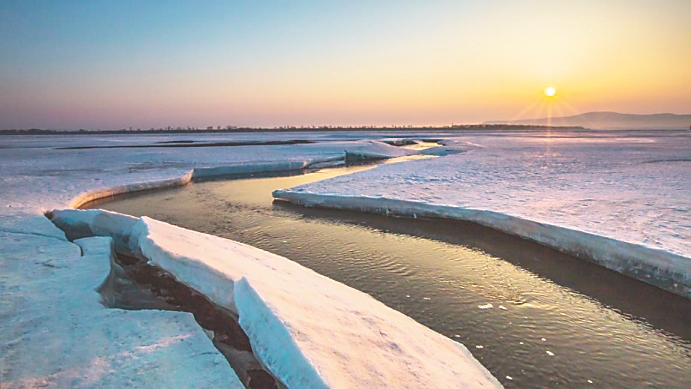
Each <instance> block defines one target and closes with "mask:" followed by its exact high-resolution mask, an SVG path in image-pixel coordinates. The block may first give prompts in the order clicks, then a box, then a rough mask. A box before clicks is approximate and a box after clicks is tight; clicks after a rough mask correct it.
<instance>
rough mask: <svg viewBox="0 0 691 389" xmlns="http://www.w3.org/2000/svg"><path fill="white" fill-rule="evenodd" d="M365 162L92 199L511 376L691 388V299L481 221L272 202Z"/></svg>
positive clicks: (521, 382) (557, 382) (546, 383)
mask: <svg viewBox="0 0 691 389" xmlns="http://www.w3.org/2000/svg"><path fill="white" fill-rule="evenodd" d="M367 168H369V167H357V168H344V169H327V170H322V171H318V172H314V173H310V174H306V175H298V176H291V177H274V178H254V179H239V180H231V181H210V182H204V183H194V184H191V185H188V186H186V187H183V188H179V189H171V190H165V191H157V192H148V193H144V194H138V195H128V196H123V197H118V198H116V199H114V200H113V199H111V200H109V201H107V202H102V203H92V204H89V206H88V207H91V208H105V209H109V210H113V211H117V212H123V213H128V214H131V215H136V216H140V215H147V216H151V217H153V218H156V219H159V220H164V221H167V222H170V223H173V224H176V225H180V226H183V227H186V228H190V229H194V230H197V231H202V232H206V233H210V234H214V235H218V236H222V237H226V238H230V239H233V240H237V241H241V242H244V243H248V244H251V245H253V246H256V247H260V248H262V249H265V250H268V251H271V252H274V253H277V254H280V255H283V256H285V257H287V258H290V259H292V260H294V261H297V262H299V263H301V264H303V265H304V266H307V267H309V268H312V269H314V270H316V271H318V272H320V273H322V274H324V275H327V276H329V277H331V278H334V279H336V280H339V281H341V282H344V283H346V284H348V285H350V286H353V287H355V288H357V289H359V290H362V291H364V292H366V293H369V294H370V295H372V296H374V297H375V298H377V299H379V300H380V301H382V302H384V303H385V304H387V305H388V306H390V307H392V308H394V309H397V310H399V311H401V312H403V313H405V314H407V315H409V316H411V317H413V318H414V319H416V320H417V321H419V322H421V323H423V324H425V325H426V326H428V327H430V328H432V329H434V330H436V331H438V332H440V333H442V334H445V335H446V336H449V337H450V338H452V339H456V340H458V341H460V342H462V343H464V344H465V345H466V346H467V347H468V349H469V350H470V351H471V352H472V353H473V355H474V356H475V357H476V358H477V359H479V360H480V361H481V362H482V363H483V364H484V365H485V366H486V367H487V368H488V369H489V370H490V371H491V372H492V373H493V374H494V375H495V376H496V377H497V378H498V379H499V380H500V381H501V382H502V383H503V384H504V385H505V386H506V387H523V388H533V387H553V386H561V387H600V388H634V387H656V388H688V387H691V301H689V300H686V299H683V298H681V297H678V296H675V295H672V294H670V293H667V292H664V291H662V290H659V289H657V288H653V287H650V286H648V285H646V284H643V283H641V282H638V281H634V280H632V279H629V278H627V277H624V276H621V275H619V274H617V273H614V272H611V271H608V270H606V269H604V268H601V267H599V266H596V265H593V264H590V263H587V262H584V261H582V260H578V259H575V258H573V257H570V256H567V255H564V254H560V253H558V252H555V251H553V250H550V249H547V248H544V247H541V246H538V245H535V244H532V243H529V242H526V241H523V240H521V239H518V238H514V237H510V236H507V235H504V234H501V233H497V232H495V231H492V230H489V229H486V228H483V227H480V226H476V225H473V224H470V223H460V222H445V221H439V220H433V221H430V220H408V219H393V218H386V217H382V216H378V215H369V214H361V213H356V212H342V211H329V210H318V209H305V208H301V207H296V206H292V205H288V204H283V203H278V202H277V203H273V202H272V200H273V199H272V197H271V192H272V191H273V190H274V189H279V188H287V187H292V186H295V185H300V184H303V183H307V182H312V181H316V180H320V179H324V178H327V177H329V176H333V175H338V174H345V173H349V172H353V171H355V170H360V169H367ZM490 304H491V308H490ZM315 320H318V317H315Z"/></svg>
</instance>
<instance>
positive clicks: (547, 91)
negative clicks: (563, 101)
mask: <svg viewBox="0 0 691 389" xmlns="http://www.w3.org/2000/svg"><path fill="white" fill-rule="evenodd" d="M556 94H557V90H556V89H555V88H554V87H553V86H548V87H547V88H545V96H547V97H554V95H556Z"/></svg>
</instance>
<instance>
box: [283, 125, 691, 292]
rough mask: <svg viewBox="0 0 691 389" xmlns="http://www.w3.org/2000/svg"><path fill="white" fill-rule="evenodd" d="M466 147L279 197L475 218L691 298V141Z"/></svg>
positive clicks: (525, 140) (574, 140)
mask: <svg viewBox="0 0 691 389" xmlns="http://www.w3.org/2000/svg"><path fill="white" fill-rule="evenodd" d="M444 143H445V144H446V145H449V146H457V147H458V148H463V149H465V150H467V152H465V153H461V154H454V155H449V156H446V157H444V158H437V159H428V160H421V161H414V162H409V163H405V164H392V165H384V166H379V167H377V168H376V169H373V170H368V171H364V172H359V173H356V174H352V175H347V176H340V177H336V178H333V179H329V180H325V181H321V182H316V183H312V184H309V185H306V186H303V187H298V188H291V189H287V190H283V191H277V192H276V193H275V197H277V198H281V199H285V200H288V201H292V202H296V203H300V204H304V205H310V206H322V207H332V208H344V209H358V210H367V211H374V212H382V213H391V214H399V215H405V216H436V217H448V218H459V219H466V220H471V221H475V222H478V223H481V224H485V225H488V226H490V227H494V228H497V229H500V230H503V231H506V232H508V233H512V234H516V235H519V236H522V237H525V238H528V239H531V240H535V241H538V242H540V243H543V244H546V245H549V246H552V247H555V248H557V249H560V250H563V251H566V252H568V253H571V254H575V255H578V256H585V257H590V258H593V259H595V260H596V261H597V262H599V263H600V264H602V265H604V266H606V267H609V268H611V269H613V270H617V271H620V272H622V273H625V274H628V275H632V276H635V277H637V278H640V279H643V280H645V281H647V282H650V283H652V284H655V285H658V286H661V287H663V288H665V289H668V290H671V291H674V292H675V293H678V294H681V295H684V296H687V297H691V289H690V287H691V133H689V132H688V131H647V132H644V131H627V132H611V133H607V132H591V133H587V132H586V133H583V132H579V133H558V132H555V133H553V134H547V133H523V134H521V133H506V134H489V135H483V134H477V133H473V134H461V136H456V137H454V138H452V139H447V140H445V141H444Z"/></svg>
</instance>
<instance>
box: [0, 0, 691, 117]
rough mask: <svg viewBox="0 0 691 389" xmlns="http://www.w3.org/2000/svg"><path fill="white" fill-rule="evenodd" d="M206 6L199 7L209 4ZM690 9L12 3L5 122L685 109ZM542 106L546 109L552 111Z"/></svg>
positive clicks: (4, 10)
mask: <svg viewBox="0 0 691 389" xmlns="http://www.w3.org/2000/svg"><path fill="white" fill-rule="evenodd" d="M202 4H203V6H202ZM690 18H691V1H689V0H657V1H637V0H628V1H602V0H598V1H591V0H580V1H555V0H551V1H537V0H535V1H510V0H505V1H487V0H482V1H480V0H478V1H474V0H473V1H460V0H459V1H415V2H413V1H411V2H403V1H376V2H375V1H348V2H346V1H342V2H336V1H268V2H262V1H247V2H239V1H235V2H232V1H229V0H226V1H218V2H212V1H206V2H191V1H112V0H110V1H100V0H88V1H21V0H20V1H14V0H2V1H0V129H10V128H32V127H38V128H52V129H78V128H87V129H96V128H102V129H105V128H123V127H130V126H131V127H135V128H136V127H141V128H149V127H152V126H153V127H162V126H199V127H206V126H210V125H213V126H226V125H234V126H271V127H272V126H281V125H298V126H299V125H407V124H412V125H448V124H451V123H477V122H482V121H485V120H497V119H519V118H530V117H536V116H544V115H541V112H540V111H539V107H540V105H541V104H542V103H543V102H544V100H545V99H546V97H545V95H544V92H543V91H544V90H545V88H546V87H548V86H553V87H555V88H556V90H557V94H556V96H555V97H554V98H553V99H554V101H553V104H558V105H559V107H560V108H561V111H562V113H563V114H565V115H570V114H576V113H581V112H587V111H596V110H597V111H601V110H609V111H618V112H625V113H656V112H673V113H691V70H690V69H691V19H690ZM542 114H544V112H542Z"/></svg>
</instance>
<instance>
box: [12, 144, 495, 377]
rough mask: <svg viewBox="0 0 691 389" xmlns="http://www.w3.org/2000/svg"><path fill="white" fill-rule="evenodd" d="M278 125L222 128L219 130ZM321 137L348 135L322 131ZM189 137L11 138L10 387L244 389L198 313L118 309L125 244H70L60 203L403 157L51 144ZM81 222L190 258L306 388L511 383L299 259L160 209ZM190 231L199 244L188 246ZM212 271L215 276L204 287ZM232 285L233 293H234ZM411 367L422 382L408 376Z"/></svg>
mask: <svg viewBox="0 0 691 389" xmlns="http://www.w3.org/2000/svg"><path fill="white" fill-rule="evenodd" d="M276 136H277V135H276V134H273V133H269V134H251V135H247V134H230V135H214V138H213V141H225V140H235V139H248V138H249V139H251V140H262V139H264V140H270V139H275V137H276ZM281 137H283V139H284V138H285V137H288V135H279V138H281ZM309 137H312V138H314V139H321V138H328V139H340V138H348V137H349V135H347V134H336V135H334V136H331V135H324V134H321V135H320V134H317V133H314V134H309ZM291 138H292V137H291ZM179 139H189V135H185V136H183V137H179V136H175V135H168V136H165V135H157V136H156V137H151V138H147V137H146V136H145V137H139V136H122V135H119V136H106V137H94V136H73V135H69V136H63V135H61V136H2V137H0V199H1V200H2V203H1V204H0V235H1V236H2V239H0V270H1V271H0V292H1V293H2V300H1V301H0V320H1V321H0V382H2V384H3V387H9V388H12V387H35V386H40V387H118V388H120V387H125V386H134V387H241V384H240V382H239V380H238V378H237V376H236V375H235V373H234V372H233V371H232V369H231V368H230V366H229V365H228V363H227V362H226V360H225V359H224V358H223V357H222V356H221V355H220V354H219V353H218V351H217V350H216V349H215V348H214V347H213V345H212V343H211V341H210V340H209V339H208V337H207V336H206V335H205V333H204V332H203V330H202V329H201V327H199V326H198V324H197V323H196V322H195V321H194V319H193V317H192V315H190V314H187V313H180V312H165V311H154V310H148V311H125V310H119V309H110V308H106V307H104V306H103V305H102V304H101V303H100V299H101V297H100V295H99V294H98V293H97V292H96V289H97V288H98V287H99V285H100V284H101V282H102V281H103V280H104V279H105V277H106V276H107V274H108V272H109V270H110V258H111V255H112V252H113V240H111V238H84V239H80V240H78V241H75V242H74V243H72V242H69V241H68V240H67V239H66V238H65V236H64V234H63V232H62V231H61V230H59V229H58V228H57V227H56V226H55V225H53V224H52V223H51V222H50V221H49V220H48V219H47V218H45V217H44V216H43V213H44V212H45V211H47V210H51V209H56V208H57V209H60V208H67V207H76V206H79V205H80V204H82V203H84V202H85V201H89V200H92V199H95V198H99V197H104V196H108V195H112V194H116V193H125V192H129V191H136V190H143V189H149V188H155V187H167V186H175V185H183V184H185V183H186V182H188V181H189V179H190V178H191V177H192V176H193V175H194V174H195V172H199V171H204V172H206V174H207V175H209V174H231V173H242V172H248V171H250V172H251V171H257V169H258V168H257V167H258V166H260V167H261V170H285V169H291V168H294V167H296V166H298V167H303V166H307V165H309V164H312V163H316V162H323V161H330V160H333V159H334V158H340V157H342V156H343V154H344V150H346V149H348V148H351V147H355V148H356V149H358V150H360V151H366V150H368V148H372V151H373V152H376V153H381V152H385V150H386V149H389V150H390V151H391V155H392V156H398V155H399V154H400V153H401V152H400V150H399V149H396V148H395V147H393V146H388V145H383V144H379V143H371V142H367V141H331V142H328V143H317V144H305V145H290V146H246V147H245V146H243V147H202V148H118V149H98V148H96V149H80V150H61V149H56V148H54V147H52V146H53V145H58V146H61V147H65V146H83V145H88V146H103V145H112V144H113V143H116V144H142V143H146V144H150V143H152V142H153V141H154V140H155V141H171V140H179ZM198 174H202V173H198ZM73 222H74V223H72V224H73V225H77V226H78V227H79V226H81V227H82V228H84V227H85V226H88V230H89V231H90V232H91V233H94V234H106V233H108V232H109V231H112V230H117V231H120V232H119V234H114V236H115V240H114V244H115V246H118V247H120V248H121V247H124V245H126V244H127V245H130V244H131V242H129V241H128V239H129V236H127V233H125V230H128V229H130V228H132V230H131V231H134V230H135V229H138V231H141V233H140V235H137V236H138V237H139V238H138V239H137V242H139V243H140V245H141V248H142V249H143V250H144V251H146V250H148V251H146V252H147V255H150V256H151V258H157V259H156V260H154V259H151V260H152V261H153V262H154V263H159V264H161V265H162V266H166V265H165V263H166V261H165V260H164V258H168V262H167V266H170V267H171V268H170V269H168V268H167V269H166V270H169V271H172V272H173V273H175V272H176V271H178V270H179V268H180V267H181V268H188V270H189V271H181V272H180V271H178V273H176V276H178V277H179V279H180V280H181V281H183V282H188V283H189V284H190V285H191V286H193V287H196V288H199V290H201V291H202V292H204V293H205V294H207V295H208V296H209V297H211V298H212V299H214V301H216V302H217V303H219V304H229V305H227V306H228V307H229V308H233V304H235V305H236V306H235V309H237V311H238V312H240V313H241V314H242V313H243V312H244V317H241V318H240V320H241V325H242V326H243V327H244V328H245V330H246V331H247V332H248V334H249V335H250V337H251V338H252V342H253V345H254V346H255V347H256V349H257V353H258V354H259V355H260V356H261V358H263V361H264V363H266V365H267V366H271V367H272V368H274V369H276V374H277V375H278V377H279V378H280V379H281V380H282V381H284V382H286V383H290V385H289V386H290V387H305V386H303V385H302V384H301V382H303V381H302V380H306V381H305V382H307V381H308V382H314V383H315V387H320V385H322V386H324V385H326V386H330V387H355V386H358V385H359V386H361V387H363V386H367V387H369V386H374V387H376V386H380V387H383V386H397V385H399V386H402V387H445V386H449V385H452V386H457V385H456V384H457V383H466V384H467V385H469V386H480V383H482V384H484V385H485V386H499V384H498V382H497V381H496V380H495V379H494V378H493V377H491V375H489V373H487V371H486V370H485V369H484V368H483V367H482V366H481V365H480V364H479V363H478V362H477V361H475V360H474V359H473V358H472V356H471V355H470V354H469V353H468V352H467V350H466V349H465V348H464V347H463V346H462V345H460V344H457V343H454V342H452V341H451V340H448V339H446V338H444V337H443V336H441V335H439V334H437V333H435V332H433V331H431V330H429V329H427V328H426V327H423V326H421V325H419V324H417V323H416V322H414V321H413V320H412V319H409V318H407V317H406V316H404V315H402V314H400V313H397V312H395V311H393V310H390V309H389V308H387V307H385V306H384V305H382V304H380V303H378V302H376V301H375V300H373V299H371V298H370V297H369V296H366V295H364V294H362V293H360V292H357V291H354V290H351V289H350V288H347V287H345V286H343V285H341V284H339V283H336V282H334V281H331V280H329V279H326V278H324V277H322V276H319V275H318V274H316V273H313V272H311V271H309V270H307V269H305V268H302V267H299V266H298V265H296V264H294V263H293V262H291V261H289V260H287V259H285V258H281V257H278V256H275V255H272V254H269V253H266V252H263V251H259V250H257V249H254V248H251V247H248V246H244V245H240V244H237V243H234V242H230V241H223V240H220V238H214V237H208V236H203V235H202V234H197V233H194V232H191V231H185V230H182V229H178V228H176V227H173V226H167V225H164V224H163V223H157V222H155V221H153V220H145V221H136V220H134V221H133V220H132V219H129V218H127V217H126V216H122V217H120V216H115V217H110V216H105V217H99V216H98V215H94V214H90V215H89V214H87V216H86V217H85V218H84V219H83V220H73ZM68 224H69V223H68ZM152 226H153V227H152ZM176 235H177V236H176ZM123 237H127V239H124V238H123ZM180 241H186V242H188V243H189V244H190V245H192V246H193V247H196V251H195V252H189V251H185V250H186V249H184V248H181V247H180V244H179V242H180ZM207 244H208V245H209V247H210V249H209V250H207V249H206V247H205V246H206V245H207ZM156 250H158V254H155V253H156V252H157V251H156ZM223 250H231V252H232V253H233V255H237V256H238V257H239V258H240V259H239V260H238V262H239V263H242V266H239V267H238V268H235V267H234V266H233V265H232V264H229V263H227V260H228V254H227V253H226V254H223V253H222V251H223ZM82 252H83V254H82ZM203 253H208V258H205V255H203ZM222 259H225V260H226V262H221V260H222ZM279 269H280V270H286V271H289V272H291V273H286V274H283V273H281V272H280V271H279ZM289 274H292V275H293V276H295V277H297V278H291V277H289ZM204 277H212V279H213V280H210V281H209V282H208V283H198V281H199V280H200V279H204ZM274 277H275V278H274ZM195 282H197V283H195ZM217 287H218V288H221V289H220V290H221V291H222V292H220V294H218V296H216V294H215V293H214V291H213V290H208V289H209V288H211V289H213V288H217ZM229 287H230V289H227V288H229ZM223 288H226V289H223ZM228 290H230V291H232V293H231V294H230V295H228V294H223V293H225V292H224V291H228ZM229 297H230V299H229ZM350 298H352V299H353V300H352V301H349V299H350ZM357 303H362V304H363V305H362V306H360V305H358V304H357ZM399 325H400V326H401V327H400V328H399V327H398V326H399ZM363 334H365V335H364V336H363ZM430 346H433V347H436V346H438V347H439V349H438V350H435V349H434V348H433V347H432V348H430ZM291 358H292V359H291ZM351 358H352V359H351ZM456 362H457V363H456ZM449 363H453V366H451V365H449ZM407 364H410V366H407ZM298 367H299V368H298ZM463 367H467V368H468V370H463ZM413 376H414V377H413ZM400 377H408V378H410V379H409V381H408V382H405V381H402V379H401V378H400ZM412 378H415V379H412ZM446 379H451V381H444V380H446ZM387 380H391V381H390V382H387ZM423 381H424V382H423ZM295 383H297V384H295ZM370 383H372V385H370ZM294 384H295V385H294Z"/></svg>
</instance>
